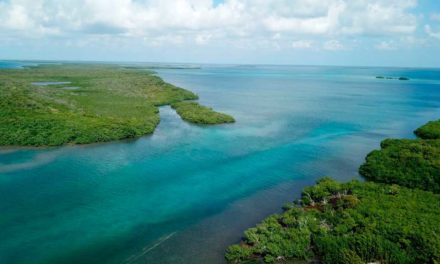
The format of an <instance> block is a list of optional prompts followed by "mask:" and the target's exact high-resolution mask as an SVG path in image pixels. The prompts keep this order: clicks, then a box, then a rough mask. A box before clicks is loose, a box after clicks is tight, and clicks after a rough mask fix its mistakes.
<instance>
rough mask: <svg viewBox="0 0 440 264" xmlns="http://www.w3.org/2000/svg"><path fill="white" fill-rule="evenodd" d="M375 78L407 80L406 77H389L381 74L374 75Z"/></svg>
mask: <svg viewBox="0 0 440 264" xmlns="http://www.w3.org/2000/svg"><path fill="white" fill-rule="evenodd" d="M376 79H387V80H394V79H397V80H399V81H409V78H408V77H390V76H387V77H385V76H382V75H379V76H376Z"/></svg>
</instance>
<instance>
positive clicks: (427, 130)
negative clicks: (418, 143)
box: [414, 120, 440, 139]
mask: <svg viewBox="0 0 440 264" xmlns="http://www.w3.org/2000/svg"><path fill="white" fill-rule="evenodd" d="M414 133H415V134H416V135H417V136H418V137H419V138H422V139H440V120H437V121H431V122H428V123H427V124H426V125H424V126H421V127H420V128H418V129H417V130H416V131H414Z"/></svg>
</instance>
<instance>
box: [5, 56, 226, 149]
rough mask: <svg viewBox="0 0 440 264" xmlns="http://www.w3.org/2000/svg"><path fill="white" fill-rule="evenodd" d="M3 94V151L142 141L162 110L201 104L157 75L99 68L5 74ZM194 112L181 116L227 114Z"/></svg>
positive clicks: (213, 118) (214, 119) (213, 120)
mask: <svg viewBox="0 0 440 264" xmlns="http://www.w3.org/2000/svg"><path fill="white" fill-rule="evenodd" d="M0 91H1V93H0V146H59V145H64V144H88V143H96V142H107V141H112V140H120V139H128V138H135V137H140V136H143V135H147V134H151V133H153V132H154V130H155V128H156V126H157V125H158V124H159V121H160V116H159V108H158V107H159V106H165V105H175V106H179V103H180V102H183V101H186V100H197V99H198V96H197V95H196V94H195V93H193V92H191V91H188V90H185V89H183V88H179V87H176V86H174V85H172V84H169V83H166V82H164V81H163V80H162V79H161V78H160V77H158V76H157V75H155V73H154V72H153V71H149V70H144V69H136V68H126V67H121V66H117V65H99V64H96V65H92V64H59V65H56V64H55V65H39V66H30V67H25V68H24V69H2V70H0ZM190 104H191V105H192V104H196V103H195V102H191V103H190ZM193 108H194V109H195V110H197V111H191V118H188V115H187V111H180V110H178V111H177V112H178V113H179V112H180V113H181V114H180V115H181V116H182V119H184V120H186V121H188V122H193V123H197V124H217V123H224V122H225V120H226V119H224V117H225V116H227V115H226V114H221V113H217V112H214V111H213V110H211V111H207V110H206V109H209V108H207V107H204V106H201V105H198V107H197V108H195V107H193ZM176 109H177V108H176ZM185 109H186V108H185ZM214 113H215V114H214ZM204 115H207V116H204ZM220 117H222V118H220ZM228 117H229V116H228ZM228 120H230V119H228ZM204 121H206V122H204Z"/></svg>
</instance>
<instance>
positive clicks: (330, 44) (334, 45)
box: [323, 39, 344, 51]
mask: <svg viewBox="0 0 440 264" xmlns="http://www.w3.org/2000/svg"><path fill="white" fill-rule="evenodd" d="M323 49H325V50H331V51H336V50H342V49H344V45H342V44H341V42H339V41H338V40H335V39H333V40H329V41H326V42H325V43H324V45H323Z"/></svg>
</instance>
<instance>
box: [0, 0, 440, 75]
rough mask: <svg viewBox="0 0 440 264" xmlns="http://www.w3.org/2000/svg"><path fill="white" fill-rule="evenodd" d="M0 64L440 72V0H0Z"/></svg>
mask: <svg viewBox="0 0 440 264" xmlns="http://www.w3.org/2000/svg"><path fill="white" fill-rule="evenodd" d="M0 59H11V60H74V61H79V60H86V61H124V62H125V61H127V62H128V61H139V62H176V63H226V64H293V65H361V66H402V67H440V0H223V1H222V0H214V1H213V0H0Z"/></svg>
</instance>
